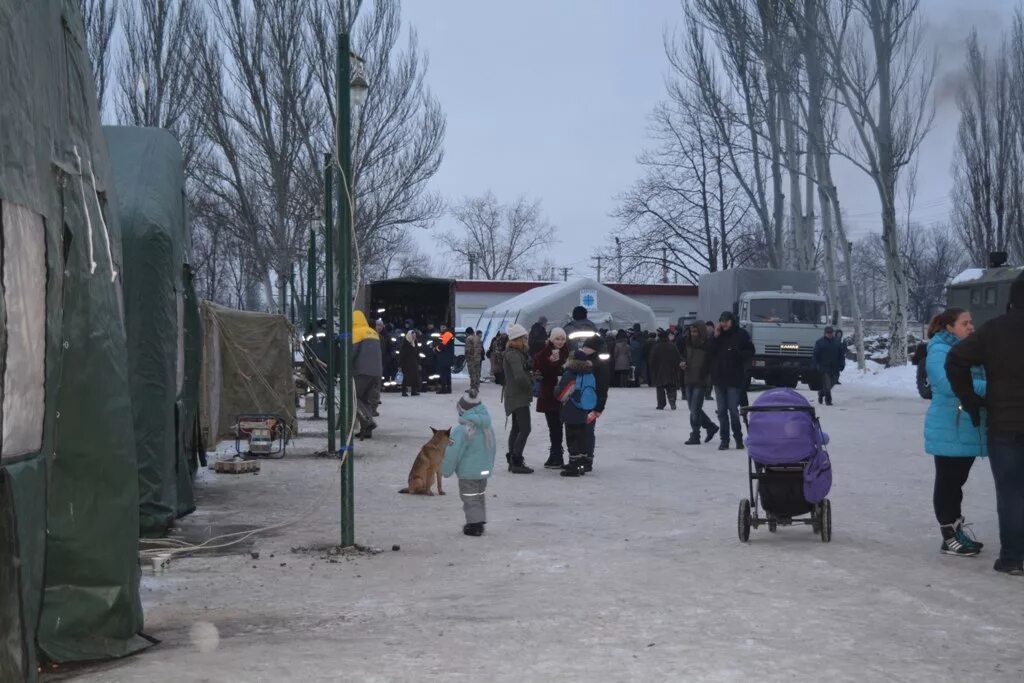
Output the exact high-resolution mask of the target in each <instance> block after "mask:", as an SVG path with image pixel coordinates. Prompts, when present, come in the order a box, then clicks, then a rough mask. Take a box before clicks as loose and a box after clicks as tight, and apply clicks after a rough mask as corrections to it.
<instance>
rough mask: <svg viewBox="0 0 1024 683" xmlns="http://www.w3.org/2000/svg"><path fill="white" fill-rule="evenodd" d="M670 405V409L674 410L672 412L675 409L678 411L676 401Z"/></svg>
mask: <svg viewBox="0 0 1024 683" xmlns="http://www.w3.org/2000/svg"><path fill="white" fill-rule="evenodd" d="M668 405H669V407H670V408H672V410H675V409H676V403H675V401H673V402H672V403H669V404H668Z"/></svg>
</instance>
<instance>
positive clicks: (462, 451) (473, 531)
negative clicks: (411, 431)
mask: <svg viewBox="0 0 1024 683" xmlns="http://www.w3.org/2000/svg"><path fill="white" fill-rule="evenodd" d="M457 407H458V411H459V424H458V426H456V427H455V429H453V430H452V433H451V436H450V437H449V441H448V448H446V449H445V451H444V462H443V463H442V464H441V473H442V474H443V475H444V476H445V477H450V476H452V475H453V474H455V475H457V476H458V478H459V497H460V498H462V510H463V512H464V513H465V514H466V525H465V526H464V527H462V532H463V533H464V534H466V535H467V536H480V535H482V534H483V533H484V524H486V523H487V509H486V495H487V494H486V490H487V479H488V478H489V477H490V476H491V472H493V471H494V454H495V452H496V450H497V446H496V443H495V440H494V428H493V427H492V426H491V415H490V413H488V412H487V408H486V407H485V406H484V404H483V403H481V402H480V399H479V397H477V396H473V395H471V394H470V393H469V392H466V393H464V394H463V395H462V398H460V399H459V403H458V406H457Z"/></svg>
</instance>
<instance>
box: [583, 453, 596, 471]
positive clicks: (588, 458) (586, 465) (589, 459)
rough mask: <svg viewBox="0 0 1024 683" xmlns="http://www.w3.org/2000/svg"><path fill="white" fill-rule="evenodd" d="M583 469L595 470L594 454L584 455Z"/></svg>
mask: <svg viewBox="0 0 1024 683" xmlns="http://www.w3.org/2000/svg"><path fill="white" fill-rule="evenodd" d="M583 471H584V472H585V473H586V472H593V471H594V456H592V455H584V456H583Z"/></svg>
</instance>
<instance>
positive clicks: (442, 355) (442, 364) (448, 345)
mask: <svg viewBox="0 0 1024 683" xmlns="http://www.w3.org/2000/svg"><path fill="white" fill-rule="evenodd" d="M434 352H435V353H436V354H437V356H436V358H437V361H436V362H437V374H439V375H440V376H441V377H440V380H439V383H440V385H441V386H440V388H439V389H438V390H437V393H439V394H450V393H452V366H453V365H455V335H454V334H452V333H451V331H450V330H449V329H448V328H447V327H446V326H445V325H441V336H440V337H439V338H438V339H437V342H436V344H435V345H434Z"/></svg>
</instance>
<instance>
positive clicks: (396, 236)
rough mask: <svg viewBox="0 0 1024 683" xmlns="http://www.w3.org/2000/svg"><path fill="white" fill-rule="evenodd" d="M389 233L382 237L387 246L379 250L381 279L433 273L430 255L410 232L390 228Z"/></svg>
mask: <svg viewBox="0 0 1024 683" xmlns="http://www.w3.org/2000/svg"><path fill="white" fill-rule="evenodd" d="M389 233H390V234H387V235H384V236H383V237H382V239H384V240H385V241H386V242H387V248H382V249H381V250H380V252H379V253H380V254H381V255H382V260H381V264H380V269H379V277H380V278H381V279H384V280H386V279H388V278H392V277H414V276H416V277H426V276H429V275H431V274H433V263H432V262H431V259H430V257H429V256H427V255H426V254H424V253H423V251H422V250H421V249H420V248H419V245H417V244H416V240H415V239H414V237H413V234H412V233H411V232H409V231H408V230H402V229H400V228H392V229H391V230H390V231H389ZM370 272H371V273H372V272H374V271H370Z"/></svg>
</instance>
